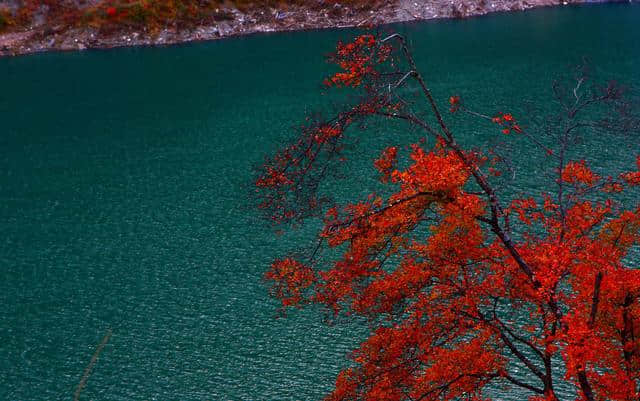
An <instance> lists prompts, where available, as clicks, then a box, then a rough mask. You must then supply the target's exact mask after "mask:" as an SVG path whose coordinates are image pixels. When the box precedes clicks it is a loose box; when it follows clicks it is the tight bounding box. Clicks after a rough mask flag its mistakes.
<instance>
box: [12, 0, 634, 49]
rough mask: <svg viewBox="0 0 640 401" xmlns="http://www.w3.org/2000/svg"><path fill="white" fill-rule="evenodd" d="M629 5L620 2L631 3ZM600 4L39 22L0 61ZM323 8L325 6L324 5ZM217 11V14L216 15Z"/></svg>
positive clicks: (425, 5)
mask: <svg viewBox="0 0 640 401" xmlns="http://www.w3.org/2000/svg"><path fill="white" fill-rule="evenodd" d="M631 1H634V0H625V2H631ZM596 2H607V1H601V0H595V1H594V0H477V1H474V0H446V1H445V0H396V1H394V2H388V3H383V4H382V5H378V6H373V7H366V8H364V7H359V8H358V7H349V6H345V5H341V4H337V3H336V4H333V5H331V6H328V5H327V6H324V7H315V8H310V7H301V6H288V7H287V8H286V9H275V8H258V9H252V10H248V11H240V10H238V9H236V8H233V7H228V8H223V9H221V10H219V13H217V15H219V16H220V17H219V18H212V21H210V22H209V23H206V24H202V25H199V26H196V27H193V28H190V29H176V28H171V27H169V28H165V29H162V30H160V31H158V32H153V33H152V32H147V31H146V30H145V29H132V28H128V27H122V28H119V29H116V30H112V31H110V32H104V31H101V30H99V29H97V28H92V27H83V28H78V27H66V26H62V25H59V26H49V25H48V24H46V23H44V24H42V25H40V26H36V27H31V28H30V29H26V30H22V31H20V30H18V31H14V32H8V33H4V34H0V56H15V55H21V54H29V53H36V52H43V51H72V50H84V49H90V48H112V47H121V46H157V45H168V44H176V43H184V42H191V41H203V40H214V39H221V38H226V37H230V36H237V35H244V34H250V33H256V32H278V31H293V30H305V29H319V28H347V27H358V26H363V27H364V26H377V25H382V24H389V23H394V22H406V21H418V20H428V19H434V18H466V17H471V16H476V15H483V14H488V13H492V12H500V11H519V10H527V9H530V8H534V7H543V6H558V5H569V4H579V3H596ZM325 4H326V3H325ZM216 11H218V10H216Z"/></svg>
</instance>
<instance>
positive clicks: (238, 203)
mask: <svg viewBox="0 0 640 401" xmlns="http://www.w3.org/2000/svg"><path fill="white" fill-rule="evenodd" d="M397 28H398V29H399V30H400V31H401V32H403V33H405V34H406V35H407V36H408V37H409V38H410V40H411V43H412V46H413V48H414V49H415V52H416V55H417V59H418V64H419V65H420V66H421V67H422V68H423V70H425V71H426V72H427V75H428V76H431V77H434V78H433V79H432V86H433V89H434V92H435V94H436V95H437V96H438V97H439V98H440V99H445V98H446V96H448V95H450V94H452V93H460V94H463V95H464V96H465V98H466V99H467V101H468V102H470V103H478V104H486V105H487V107H486V109H485V110H489V111H494V110H496V108H498V107H500V106H504V105H505V104H512V103H514V102H515V103H516V104H521V103H522V102H523V101H525V100H527V99H537V98H545V96H548V93H549V84H550V82H551V79H552V77H553V75H554V74H556V73H558V72H562V71H564V70H565V69H566V67H567V66H568V65H571V64H573V63H576V62H578V61H579V60H580V59H581V58H582V57H583V56H588V57H589V58H590V59H591V60H592V62H593V63H594V65H597V66H598V69H599V70H600V71H601V72H603V73H605V74H606V75H608V76H611V77H614V78H618V79H620V80H621V81H626V82H632V83H635V84H638V83H640V74H639V73H638V71H640V70H639V69H638V67H639V66H640V6H637V5H600V6H590V7H578V8H554V9H542V10H535V11H532V12H527V13H520V14H502V15H493V16H488V17H482V18H474V19H469V20H464V21H437V22H427V23H417V24H407V25H401V26H398V27H397ZM352 33H353V31H348V30H343V31H313V32H298V33H286V34H273V35H257V36H248V37H242V38H236V39H229V40H225V41H218V42H210V43H201V44H191V45H186V46H178V47H169V48H140V49H117V50H110V51H88V52H83V53H73V54H71V53H70V54H42V55H34V56H28V57H20V58H13V59H2V60H0V84H1V86H0V88H1V92H0V122H1V125H0V129H1V131H0V227H1V228H2V236H1V237H0V266H1V269H0V304H1V305H2V307H1V308H0V399H2V400H45V399H46V400H55V399H71V398H72V396H73V392H74V390H75V387H76V385H77V384H78V382H79V381H80V378H81V376H82V373H83V370H84V369H85V367H86V366H87V364H88V363H89V360H90V359H91V355H92V354H93V352H94V349H95V347H96V344H98V343H99V342H100V340H101V339H102V337H103V335H104V334H105V332H106V331H107V329H108V328H112V330H113V337H112V338H111V340H110V341H109V343H108V345H107V346H106V348H105V349H104V351H103V352H102V354H101V355H100V358H99V360H98V362H97V364H96V365H95V367H94V370H93V372H92V375H91V377H90V379H89V381H88V383H87V386H86V388H85V389H84V392H83V397H82V399H87V400H88V399H94V400H312V399H318V398H320V397H321V396H322V395H323V394H324V393H326V392H327V391H328V390H329V389H330V388H331V385H332V382H333V379H334V377H335V374H336V373H337V372H338V370H339V369H340V367H342V366H345V365H346V364H347V361H346V359H345V355H346V353H347V352H348V351H349V350H350V349H351V348H352V347H353V346H354V345H355V344H357V342H358V339H359V338H360V337H361V335H362V333H363V331H364V328H363V327H360V326H359V325H358V324H350V325H349V324H339V325H336V326H332V327H327V326H325V325H324V324H323V323H322V319H321V315H320V314H319V312H318V311H313V310H307V311H303V312H300V313H299V312H295V313H292V314H291V315H289V316H288V317H287V318H286V319H275V308H276V305H277V304H276V302H275V301H273V300H272V299H270V298H269V297H268V296H267V292H266V288H265V286H264V284H263V283H262V282H261V276H262V273H263V271H264V270H265V268H266V266H267V265H268V263H269V261H270V260H271V259H272V258H274V257H275V256H278V255H281V254H283V253H285V252H287V251H288V250H291V249H293V248H294V247H295V246H296V244H298V243H299V242H298V241H305V240H308V239H309V235H308V232H307V231H301V232H297V233H294V234H293V235H288V236H284V237H276V236H275V235H274V234H273V232H272V231H271V230H270V229H269V228H268V227H267V226H265V225H264V224H263V223H261V222H260V221H259V219H258V216H257V214H256V213H255V212H254V211H253V210H252V209H251V208H249V207H248V206H247V193H248V191H249V184H250V180H251V167H252V165H253V164H255V163H258V162H259V161H260V160H261V159H262V158H263V157H264V155H265V154H266V153H268V152H270V151H272V150H274V149H275V148H276V147H277V146H278V144H280V143H281V142H282V141H283V140H285V139H286V138H287V137H288V136H289V135H290V133H291V127H293V126H295V125H296V124H297V123H298V122H300V121H301V120H302V119H303V118H304V116H305V115H306V113H307V112H309V111H312V110H313V109H314V107H315V106H317V105H319V104H321V103H326V102H327V99H326V96H318V93H319V91H318V90H319V83H320V82H321V79H322V78H323V77H324V76H325V75H326V74H327V71H328V69H329V67H328V66H327V65H326V64H325V63H324V61H323V55H324V54H326V53H327V52H329V51H330V50H331V49H332V48H333V46H334V44H335V42H336V41H337V40H338V39H339V38H348V37H349V36H350V35H351V34H352ZM459 129H460V132H461V133H462V134H463V135H467V136H468V138H467V139H469V138H470V136H471V135H472V134H473V132H474V129H473V127H472V126H465V125H462V126H461V127H460V128H459ZM395 138H396V139H402V141H404V140H409V138H410V136H409V135H404V136H403V135H399V136H396V137H395ZM592 139H594V141H593V142H589V144H587V145H585V146H587V148H586V151H587V152H590V153H592V154H593V155H594V157H597V158H598V159H599V160H606V159H614V163H613V164H614V165H617V166H621V165H623V164H627V165H630V164H629V163H630V161H631V159H632V156H631V155H630V154H629V153H628V152H629V151H630V150H631V151H632V152H633V151H640V146H639V145H638V143H637V142H634V141H632V140H630V139H621V140H620V141H621V142H619V143H616V144H615V146H607V145H608V144H607V143H603V142H598V138H592ZM625 141H626V142H625ZM399 142H400V141H399ZM362 146H364V147H365V149H371V150H373V149H378V148H380V146H382V144H381V143H380V141H378V140H376V139H375V138H374V139H371V138H368V139H366V140H364V141H363V144H362ZM622 151H624V152H625V153H621V152H622ZM625 155H626V156H625ZM535 171H536V168H535V167H533V166H532V173H531V174H530V175H525V176H524V177H523V180H522V181H518V182H519V186H516V187H513V188H510V189H509V190H510V191H513V192H517V191H520V190H524V189H527V188H528V186H533V185H535V184H534V180H533V176H534V175H535ZM364 189H365V190H366V188H364ZM360 190H362V188H360ZM349 194H350V191H349V190H348V189H345V190H344V191H343V193H341V194H340V195H343V196H345V197H346V196H348V195H349ZM501 399H514V400H515V399H519V396H518V395H514V394H507V395H503V396H502V397H501Z"/></svg>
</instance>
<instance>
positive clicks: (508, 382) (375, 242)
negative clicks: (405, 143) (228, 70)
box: [256, 34, 640, 401]
mask: <svg viewBox="0 0 640 401" xmlns="http://www.w3.org/2000/svg"><path fill="white" fill-rule="evenodd" d="M391 44H393V46H391ZM379 54H382V55H383V57H378V55H379ZM332 60H333V61H335V62H337V63H338V66H339V67H340V68H341V69H342V70H343V71H342V72H339V73H337V74H335V75H333V76H332V77H331V78H330V79H329V80H328V81H327V82H328V84H329V85H331V86H333V85H335V86H344V87H347V86H348V87H352V88H354V90H356V91H359V92H358V93H360V94H362V96H361V97H360V98H359V99H361V100H360V101H359V102H358V103H357V104H355V105H349V106H347V107H346V108H345V110H344V111H342V112H340V113H338V115H337V116H336V117H335V118H333V119H330V120H328V121H321V122H315V123H312V124H310V125H308V126H305V127H303V128H302V130H301V135H300V137H299V138H298V139H297V140H296V141H294V142H293V144H291V145H289V146H288V147H285V148H284V149H283V150H281V151H280V152H278V153H277V154H276V155H275V156H273V157H272V158H269V159H267V161H266V162H265V164H264V166H263V168H262V169H261V172H260V175H259V176H258V178H257V180H256V185H257V194H258V196H259V198H260V200H261V202H260V208H261V209H262V210H263V211H264V212H265V213H267V214H268V215H269V216H270V217H271V219H272V220H273V221H274V222H275V223H286V222H291V221H296V222H299V221H302V219H304V218H305V217H310V216H316V217H319V218H321V219H322V222H323V228H322V230H321V231H320V233H319V236H318V242H317V243H316V245H315V246H314V247H313V251H312V252H311V253H310V255H308V257H305V260H304V261H303V260H302V256H300V255H301V254H300V253H298V255H299V256H298V257H295V258H294V257H285V258H283V259H279V260H276V261H275V262H273V264H272V265H271V268H270V269H269V270H268V271H267V273H266V279H267V280H268V281H269V282H270V283H271V290H272V293H273V294H274V295H275V296H276V297H277V298H279V299H280V300H281V301H282V305H283V308H286V307H299V306H302V305H304V304H308V303H313V304H319V305H322V306H324V307H326V308H327V310H328V311H329V313H334V314H340V313H346V314H347V315H348V316H349V315H353V314H355V315H360V316H364V317H366V318H368V319H369V320H370V322H371V324H372V325H373V327H374V330H373V331H372V333H371V335H370V336H369V338H367V339H366V340H365V341H364V342H363V343H362V344H360V346H359V348H358V349H357V350H355V351H354V352H353V355H352V358H353V366H352V367H350V368H347V369H345V370H343V371H342V372H341V373H340V374H339V375H338V377H337V379H336V383H335V389H334V391H333V392H332V393H331V394H329V395H328V396H327V398H326V399H327V400H331V401H347V400H367V401H383V400H384V401H387V400H398V401H400V400H423V401H424V400H458V399H467V400H487V399H490V398H489V396H488V393H487V392H486V390H487V389H488V388H490V389H493V393H494V394H495V391H496V389H503V390H504V391H512V390H513V389H514V388H517V389H518V390H519V391H521V392H523V394H527V395H526V396H525V397H529V398H528V399H529V400H532V401H542V400H559V399H560V395H559V394H558V392H557V389H558V383H559V382H562V381H566V382H568V383H571V384H573V385H574V387H575V390H576V393H577V394H578V399H580V400H588V401H595V400H605V399H606V400H616V401H617V400H619V401H622V400H625V401H627V400H628V401H630V400H637V399H638V398H639V397H640V391H639V390H638V388H639V385H640V302H639V298H638V297H639V296H640V270H637V267H638V266H637V252H638V248H639V247H640V203H638V202H637V198H635V201H636V204H632V205H627V204H625V203H624V202H622V201H621V200H620V199H617V198H614V197H611V196H612V194H618V193H620V192H622V193H624V194H630V195H632V194H634V192H633V191H634V190H636V189H634V188H633V186H634V185H638V184H640V156H638V158H637V166H636V170H637V171H627V172H622V173H620V175H619V179H613V178H611V177H606V178H601V177H599V176H598V175H596V174H595V173H593V171H592V170H591V169H590V168H589V167H587V163H586V162H585V161H584V160H582V159H579V160H571V159H569V156H568V155H569V154H573V153H571V152H572V151H574V149H573V147H572V145H573V144H575V143H576V141H575V135H577V129H576V128H577V127H587V126H589V127H592V126H597V127H599V128H601V129H603V127H605V125H604V122H610V121H614V122H624V124H620V125H616V124H615V123H611V124H609V125H607V126H606V128H607V130H606V131H607V132H612V133H614V132H615V133H620V131H621V130H623V129H631V131H633V130H637V129H638V127H640V124H638V123H637V119H635V117H634V116H633V115H630V114H624V115H619V116H617V117H616V118H615V119H606V120H602V121H600V124H595V123H594V122H593V121H591V123H589V124H587V123H586V122H585V121H586V120H582V119H581V118H582V117H581V116H582V115H584V114H585V113H587V110H589V108H590V107H603V108H604V110H608V111H611V110H628V109H625V108H617V107H616V105H620V103H621V102H624V98H623V97H622V96H621V92H620V90H619V89H617V87H615V86H612V85H609V86H606V87H598V86H593V87H592V89H590V90H588V91H587V90H586V89H584V88H585V86H586V83H585V82H586V81H587V78H588V77H587V76H586V75H580V76H579V77H578V78H577V82H578V83H577V85H575V86H572V87H570V88H569V90H568V91H566V93H567V94H568V96H569V97H570V98H569V99H568V100H567V101H566V102H564V103H561V104H562V105H563V107H562V111H561V112H560V114H559V116H560V117H559V118H557V119H548V120H547V121H561V123H560V124H558V125H556V126H554V127H552V128H554V129H555V131H554V129H548V130H546V131H549V132H553V134H552V135H550V136H548V137H541V136H533V135H531V134H530V133H529V132H528V130H525V129H524V128H522V127H523V126H522V125H519V124H517V123H516V120H515V118H514V117H513V115H512V114H510V113H499V114H498V115H496V116H495V117H489V116H488V115H485V114H481V113H477V112H474V111H471V110H470V109H468V108H467V107H465V106H464V105H463V104H462V102H461V101H460V97H458V96H452V97H451V98H450V99H449V104H450V106H451V107H455V110H453V111H460V112H464V113H468V114H470V115H473V116H475V117H478V118H480V119H485V120H488V121H492V122H494V123H497V124H499V125H500V126H502V129H503V130H506V131H508V132H511V131H516V132H518V133H521V134H522V136H518V137H517V138H515V139H517V140H527V141H529V145H530V146H531V147H534V148H535V149H539V150H540V151H541V152H540V153H541V156H542V157H543V158H544V160H545V163H547V164H548V166H549V169H548V171H549V172H550V173H552V174H553V176H552V177H551V180H550V181H549V182H548V184H549V186H548V189H547V190H545V191H544V192H543V193H531V194H526V195H523V196H518V197H515V198H513V197H512V198H509V196H508V194H504V193H502V192H500V191H499V190H498V188H499V186H498V185H497V183H496V180H499V179H503V178H502V177H500V175H501V174H500V173H501V171H500V169H499V168H498V164H499V163H500V161H501V160H504V158H503V157H497V156H492V157H488V156H485V155H484V154H483V153H482V152H481V151H479V150H473V151H471V150H467V149H465V148H463V147H462V145H460V143H459V142H458V141H457V138H456V136H455V134H454V133H453V131H452V130H451V129H450V127H449V125H448V124H447V123H446V122H445V118H444V116H443V115H442V114H441V112H440V109H439V106H438V104H437V102H436V100H435V99H434V98H433V96H432V94H431V92H430V90H429V87H428V86H427V84H426V80H425V79H424V77H423V76H422V75H421V74H420V73H419V72H418V69H417V66H416V64H415V62H414V59H413V57H412V55H411V52H410V51H409V49H408V47H407V45H406V42H405V40H404V38H403V37H401V36H400V35H397V34H394V35H391V36H389V37H387V38H384V39H380V38H376V37H374V36H371V35H364V36H360V37H358V38H356V39H355V41H354V42H352V43H348V44H343V43H340V44H339V45H338V49H337V52H336V54H335V55H334V56H333V57H332ZM410 84H414V85H416V87H417V88H418V90H419V91H420V93H421V94H422V95H423V96H424V100H425V101H426V104H427V106H428V107H429V109H430V113H431V117H432V118H431V119H429V120H428V119H426V118H423V117H421V115H420V114H418V113H417V112H415V108H414V107H413V106H414V104H412V103H409V102H407V101H405V99H403V98H402V97H400V96H398V95H397V93H396V90H397V89H399V88H401V87H403V86H405V85H410ZM554 93H555V95H556V100H558V101H559V102H562V99H563V98H562V96H560V95H561V94H562V90H561V87H560V86H555V87H554ZM611 107H612V109H608V108H611ZM596 115H599V114H597V113H596ZM587 116H589V115H588V113H587ZM371 119H391V120H398V121H401V122H406V123H407V124H408V127H409V128H411V129H413V130H415V131H417V132H418V133H419V134H418V137H417V138H416V143H414V144H411V145H410V147H409V148H410V151H409V152H402V151H400V150H399V149H401V148H398V147H396V146H390V147H386V148H385V149H384V150H383V151H382V154H381V156H380V157H379V158H377V159H376V160H375V161H374V162H373V164H374V167H375V169H377V170H378V172H379V173H381V175H382V177H381V178H382V179H381V181H382V183H383V184H381V185H385V186H386V188H387V193H388V194H387V195H385V196H380V195H376V194H374V193H372V194H371V195H370V196H369V197H368V198H367V199H366V200H363V201H360V202H355V203H349V204H346V205H343V206H340V205H332V206H331V207H328V208H327V209H326V210H325V209H323V206H324V205H325V204H329V203H330V202H331V200H329V199H328V198H325V197H324V196H323V195H321V190H320V183H321V182H322V181H323V180H325V179H326V178H328V177H330V176H331V174H330V172H331V171H333V170H334V169H336V168H339V166H340V163H341V161H342V160H343V158H344V155H345V154H346V153H345V143H346V142H345V141H347V140H348V138H349V136H350V135H353V132H352V131H353V129H352V128H351V127H352V126H354V123H356V122H357V123H358V124H355V125H362V124H364V122H366V121H369V120H371ZM374 121H379V120H374ZM430 121H435V124H432V123H431V122H430ZM412 132H414V131H412ZM508 132H507V133H508ZM636 132H637V131H636ZM549 139H550V140H549ZM521 162H523V163H527V161H521ZM399 166H403V167H399ZM526 166H527V164H525V167H526ZM627 199H629V197H627ZM630 199H632V200H633V199H634V197H633V196H631V197H630ZM323 210H324V212H323ZM325 250H328V252H327V253H328V256H326V257H322V258H321V257H319V256H318V255H320V254H321V253H322V252H323V251H325ZM336 255H338V256H336ZM332 257H333V259H331V258H332ZM327 260H329V261H327ZM498 399H500V398H498Z"/></svg>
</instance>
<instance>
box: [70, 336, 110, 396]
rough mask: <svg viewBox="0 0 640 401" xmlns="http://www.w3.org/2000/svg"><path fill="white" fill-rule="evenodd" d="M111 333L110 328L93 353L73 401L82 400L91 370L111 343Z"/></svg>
mask: <svg viewBox="0 0 640 401" xmlns="http://www.w3.org/2000/svg"><path fill="white" fill-rule="evenodd" d="M111 333H112V331H111V328H109V329H108V330H107V333H106V334H105V335H104V337H102V341H100V344H98V347H97V348H96V351H95V352H94V353H93V356H91V361H90V362H89V364H88V365H87V367H86V368H85V369H84V373H83V374H82V379H80V383H78V387H76V392H75V393H74V395H73V401H78V400H79V399H80V393H82V390H83V389H84V386H85V385H86V384H87V380H89V375H91V370H92V369H93V365H95V364H96V362H97V361H98V356H100V353H101V352H102V349H103V348H104V346H105V345H107V343H108V342H109V339H110V338H111Z"/></svg>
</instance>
